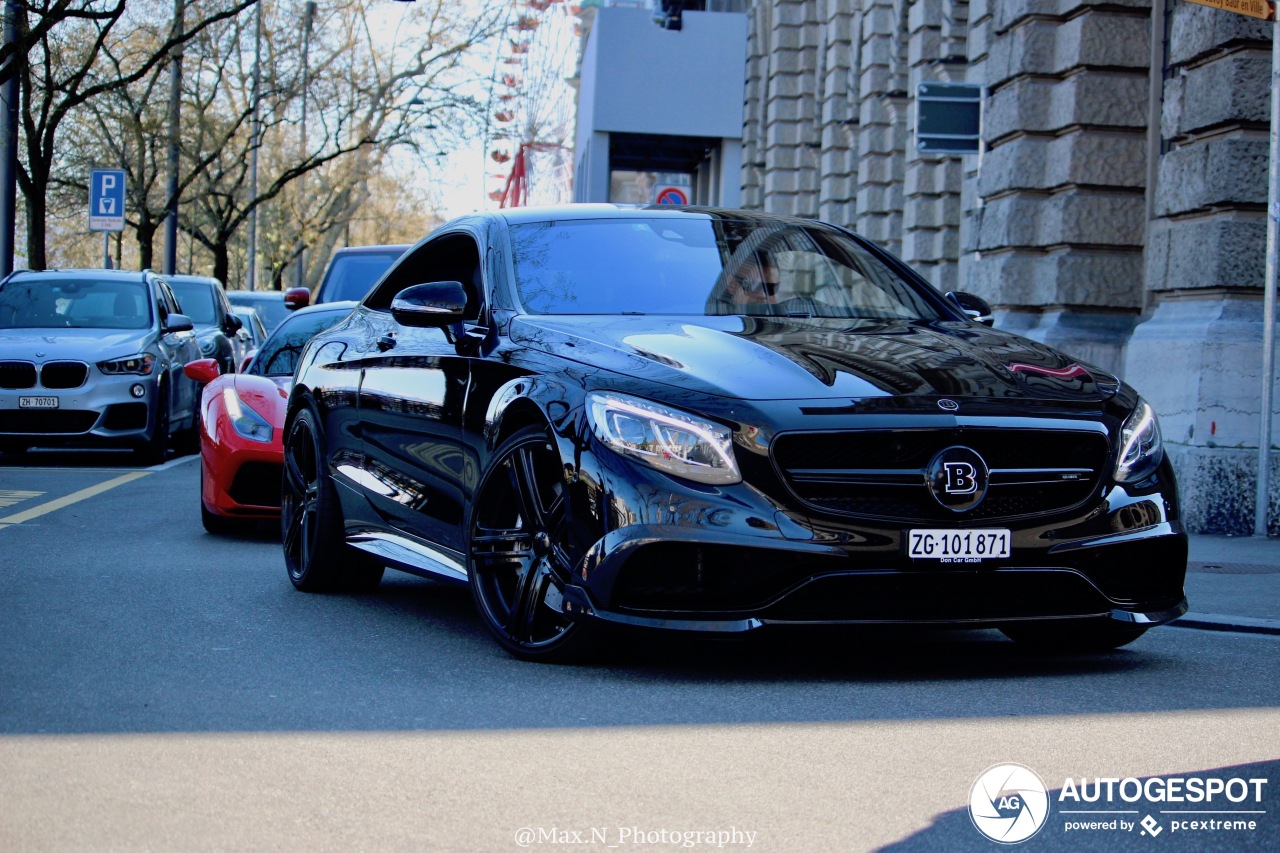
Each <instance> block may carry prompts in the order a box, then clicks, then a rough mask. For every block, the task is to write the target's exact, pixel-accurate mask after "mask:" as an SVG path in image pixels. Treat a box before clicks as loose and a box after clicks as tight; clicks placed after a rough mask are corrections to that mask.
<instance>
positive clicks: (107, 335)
mask: <svg viewBox="0 0 1280 853" xmlns="http://www.w3.org/2000/svg"><path fill="white" fill-rule="evenodd" d="M154 340H155V332H154V331H153V330H151V329H0V360H8V359H21V360H23V361H36V362H40V363H43V362H46V361H61V360H63V359H74V360H76V361H86V362H89V363H90V364H93V363H95V362H99V361H106V360H107V359H109V358H120V357H121V356H126V355H134V354H135V353H139V352H142V351H143V350H144V349H146V348H147V345H148V344H150V343H151V342H152V341H154ZM39 353H44V354H43V355H40V354H39Z"/></svg>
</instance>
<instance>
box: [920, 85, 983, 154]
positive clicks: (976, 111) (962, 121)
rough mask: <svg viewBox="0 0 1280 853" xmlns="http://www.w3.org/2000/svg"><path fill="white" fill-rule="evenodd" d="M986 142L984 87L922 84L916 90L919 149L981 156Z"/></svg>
mask: <svg viewBox="0 0 1280 853" xmlns="http://www.w3.org/2000/svg"><path fill="white" fill-rule="evenodd" d="M981 143H982V87H981V86H978V85H975V84H973V83H936V82H933V83H921V84H920V85H919V86H917V87H916V150H917V151H928V152H930V153H931V154H977V153H978V148H979V147H980V145H981Z"/></svg>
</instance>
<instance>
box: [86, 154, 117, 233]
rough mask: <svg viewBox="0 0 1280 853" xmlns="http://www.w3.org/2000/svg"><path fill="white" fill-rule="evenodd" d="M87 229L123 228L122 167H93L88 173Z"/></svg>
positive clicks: (113, 229)
mask: <svg viewBox="0 0 1280 853" xmlns="http://www.w3.org/2000/svg"><path fill="white" fill-rule="evenodd" d="M89 230H90V231H123V230H124V169H94V170H93V172H92V173H90V175H89Z"/></svg>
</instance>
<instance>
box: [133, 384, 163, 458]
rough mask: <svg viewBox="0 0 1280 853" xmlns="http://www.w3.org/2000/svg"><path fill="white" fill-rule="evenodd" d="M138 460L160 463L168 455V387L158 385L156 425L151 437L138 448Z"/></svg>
mask: <svg viewBox="0 0 1280 853" xmlns="http://www.w3.org/2000/svg"><path fill="white" fill-rule="evenodd" d="M137 455H138V461H139V462H141V463H142V464H143V465H162V464H163V463H164V461H165V458H166V457H167V456H168V455H169V387H168V386H167V385H161V386H160V393H159V394H157V395H156V426H155V431H154V432H153V433H152V434H151V438H150V439H149V440H148V441H147V442H146V443H145V444H143V445H142V446H141V447H139V448H138V451H137Z"/></svg>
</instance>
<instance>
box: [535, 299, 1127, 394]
mask: <svg viewBox="0 0 1280 853" xmlns="http://www.w3.org/2000/svg"><path fill="white" fill-rule="evenodd" d="M511 338H512V340H513V341H518V342H519V343H521V344H522V345H524V346H528V347H531V348H534V349H539V350H542V351H543V352H547V353H550V354H553V355H557V356H560V357H563V358H569V359H572V360H573V361H577V362H581V363H583V364H587V365H591V366H594V367H599V368H603V369H606V370H612V371H615V372H618V373H624V374H627V375H631V376H635V377H637V378H641V379H645V380H647V381H652V382H660V383H663V384H666V385H672V386H675V387H678V388H683V389H688V390H690V391H696V392H699V393H704V394H714V395H717V396H722V397H729V398H735V399H742V400H811V399H821V398H863V399H865V398H873V397H894V396H906V395H910V396H945V397H997V398H1001V399H1006V400H1010V399H1038V400H1044V401H1050V400H1052V401H1060V402H1068V403H1096V402H1099V401H1102V400H1104V399H1106V398H1108V397H1110V396H1112V395H1113V394H1114V393H1115V390H1116V388H1117V386H1118V384H1119V383H1118V381H1117V380H1116V379H1115V378H1114V377H1112V376H1109V375H1107V374H1105V373H1102V372H1101V371H1098V370H1097V369H1096V368H1092V367H1089V366H1086V365H1084V364H1081V363H1079V362H1077V361H1076V360H1074V359H1072V358H1069V357H1067V356H1065V355H1063V354H1062V353H1059V352H1057V351H1056V350H1053V349H1050V348H1049V347H1046V346H1044V345H1042V344H1038V343H1035V342H1034V341H1030V340H1027V339H1025V338H1021V337H1018V336H1017V335H1013V334H1010V333H1008V332H1002V331H999V330H996V329H991V328H988V327H986V326H981V325H977V324H974V323H965V322H929V321H922V320H845V319H816V318H815V319H807V318H781V317H739V316H728V317H674V316H654V315H648V316H634V317H633V316H623V317H613V316H609V317H601V316H574V317H564V316H557V317H550V316H522V317H519V318H517V319H515V320H514V321H513V322H512V326H511Z"/></svg>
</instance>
